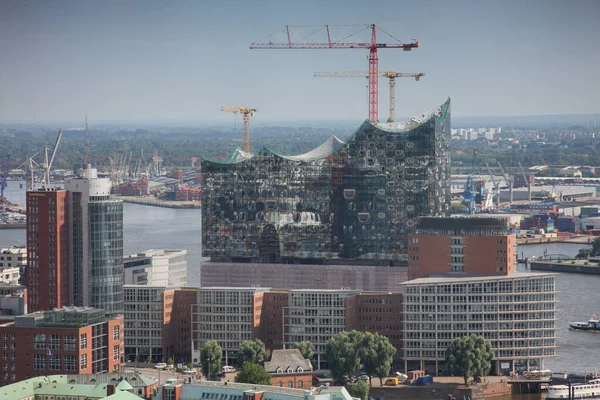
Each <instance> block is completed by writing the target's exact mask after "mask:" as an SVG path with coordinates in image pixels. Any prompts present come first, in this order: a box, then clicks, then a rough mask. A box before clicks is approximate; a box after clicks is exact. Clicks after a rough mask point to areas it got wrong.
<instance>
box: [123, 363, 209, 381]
mask: <svg viewBox="0 0 600 400" xmlns="http://www.w3.org/2000/svg"><path fill="white" fill-rule="evenodd" d="M123 372H138V373H140V374H142V375H145V376H148V377H150V378H152V379H154V380H155V381H158V382H159V383H160V384H161V385H163V384H165V383H167V380H169V379H189V378H192V380H196V379H199V378H200V375H199V374H196V375H188V374H182V373H178V372H176V371H175V370H174V369H173V370H171V371H167V370H160V369H155V368H134V367H126V368H125V370H124V371H123Z"/></svg>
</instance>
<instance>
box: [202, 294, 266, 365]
mask: <svg viewBox="0 0 600 400" xmlns="http://www.w3.org/2000/svg"><path fill="white" fill-rule="evenodd" d="M268 290H269V288H256V287H246V288H232V287H203V288H200V289H198V293H197V296H198V297H197V303H196V305H195V306H194V307H192V359H194V360H199V359H200V350H201V349H202V346H204V343H206V342H207V341H209V340H216V341H218V342H219V345H220V346H221V349H223V355H224V358H225V360H227V362H232V361H229V360H235V359H237V352H238V350H239V348H240V346H241V344H242V342H244V341H245V340H253V339H254V338H255V336H256V334H257V332H258V328H259V325H260V320H261V309H262V304H263V294H264V292H266V291H268Z"/></svg>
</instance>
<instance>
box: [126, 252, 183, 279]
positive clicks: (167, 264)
mask: <svg viewBox="0 0 600 400" xmlns="http://www.w3.org/2000/svg"><path fill="white" fill-rule="evenodd" d="M123 264H124V269H125V284H126V285H150V286H179V287H184V286H186V285H187V250H146V251H142V252H139V253H137V254H132V255H130V256H126V257H125V258H124V259H123Z"/></svg>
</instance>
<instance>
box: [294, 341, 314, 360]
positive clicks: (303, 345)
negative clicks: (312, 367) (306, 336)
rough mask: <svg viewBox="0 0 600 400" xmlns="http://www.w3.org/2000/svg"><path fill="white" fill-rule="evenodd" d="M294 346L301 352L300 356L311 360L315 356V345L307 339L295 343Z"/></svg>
mask: <svg viewBox="0 0 600 400" xmlns="http://www.w3.org/2000/svg"><path fill="white" fill-rule="evenodd" d="M294 347H295V348H296V349H298V350H300V353H302V357H304V358H306V359H307V360H312V359H313V357H314V356H315V346H313V344H312V343H311V342H309V341H308V340H305V341H302V342H300V343H295V344H294Z"/></svg>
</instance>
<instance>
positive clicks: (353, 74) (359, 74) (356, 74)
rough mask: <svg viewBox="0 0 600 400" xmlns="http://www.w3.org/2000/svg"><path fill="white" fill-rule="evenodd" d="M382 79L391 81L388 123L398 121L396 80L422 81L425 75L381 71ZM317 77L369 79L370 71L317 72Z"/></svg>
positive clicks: (379, 74)
mask: <svg viewBox="0 0 600 400" xmlns="http://www.w3.org/2000/svg"><path fill="white" fill-rule="evenodd" d="M378 76H379V77H380V78H388V79H389V81H390V116H389V118H388V121H387V122H395V121H396V78H413V79H414V80H415V81H420V80H421V77H423V76H425V74H424V73H422V72H418V73H411V72H393V71H379V73H378ZM315 77H324V78H369V72H368V71H364V72H363V71H345V72H315Z"/></svg>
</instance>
